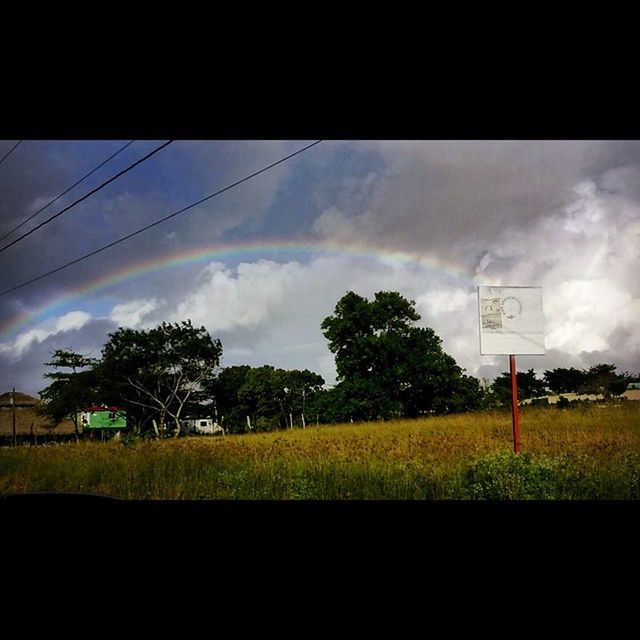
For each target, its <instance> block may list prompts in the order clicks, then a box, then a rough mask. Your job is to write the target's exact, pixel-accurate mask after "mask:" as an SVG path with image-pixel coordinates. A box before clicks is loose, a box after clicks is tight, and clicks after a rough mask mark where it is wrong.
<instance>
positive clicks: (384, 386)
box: [321, 291, 482, 420]
mask: <svg viewBox="0 0 640 640" xmlns="http://www.w3.org/2000/svg"><path fill="white" fill-rule="evenodd" d="M419 319H420V315H419V314H418V313H417V311H416V310H415V302H414V301H412V300H407V299H406V298H404V297H403V296H402V295H401V294H400V293H398V292H395V291H379V292H378V293H376V294H375V297H374V300H373V301H369V300H367V299H366V298H363V297H362V296H359V295H358V294H356V293H354V292H353V291H349V292H347V293H346V294H345V295H344V296H343V297H342V298H341V299H340V300H339V301H338V302H337V304H336V307H335V309H334V313H333V315H331V316H329V317H327V318H325V319H324V320H323V322H322V325H321V328H322V331H323V334H324V336H325V337H326V338H327V340H328V341H329V349H330V350H331V351H332V352H333V353H334V354H335V362H336V370H337V374H338V385H337V387H336V389H335V390H334V391H333V393H332V394H330V396H328V398H327V397H325V399H324V402H328V401H330V400H338V399H340V401H341V403H342V408H341V410H340V408H339V407H338V406H337V403H336V402H333V403H330V405H331V406H330V413H332V414H333V415H334V416H335V418H336V419H342V420H349V419H355V420H370V419H377V418H382V419H390V418H395V417H400V416H408V417H411V416H418V415H421V414H425V413H448V412H454V411H463V410H469V409H475V408H480V406H481V395H482V394H481V393H480V390H479V385H478V384H477V381H476V382H473V381H471V380H470V379H469V378H468V377H467V376H464V375H463V373H462V369H461V368H460V367H459V366H458V365H457V364H456V362H455V360H454V359H453V358H452V357H451V356H449V355H448V354H446V353H445V352H444V351H443V350H442V340H441V339H440V338H439V337H438V336H437V335H436V334H435V332H434V331H433V329H430V328H422V327H416V326H414V323H415V322H416V321H418V320H419Z"/></svg>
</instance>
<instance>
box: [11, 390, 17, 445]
mask: <svg viewBox="0 0 640 640" xmlns="http://www.w3.org/2000/svg"><path fill="white" fill-rule="evenodd" d="M11 406H12V408H13V420H12V422H13V446H14V447H15V446H16V388H15V387H14V388H13V391H12V392H11Z"/></svg>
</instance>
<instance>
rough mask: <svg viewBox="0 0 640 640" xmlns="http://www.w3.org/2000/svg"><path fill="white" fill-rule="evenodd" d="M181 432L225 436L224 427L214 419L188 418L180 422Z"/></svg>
mask: <svg viewBox="0 0 640 640" xmlns="http://www.w3.org/2000/svg"><path fill="white" fill-rule="evenodd" d="M180 430H181V431H182V432H183V433H199V434H206V435H216V434H222V435H225V433H224V428H223V427H222V425H219V424H218V423H217V422H216V421H215V420H214V419H213V418H187V419H186V420H180Z"/></svg>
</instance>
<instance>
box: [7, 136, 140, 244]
mask: <svg viewBox="0 0 640 640" xmlns="http://www.w3.org/2000/svg"><path fill="white" fill-rule="evenodd" d="M134 142H135V140H131V141H130V142H127V144H125V145H124V147H120V148H119V149H118V150H117V151H116V152H115V153H113V154H111V155H110V156H109V157H108V158H107V159H106V160H103V161H102V162H101V163H100V164H99V165H98V166H97V167H96V168H95V169H92V170H91V171H89V173H87V175H86V176H84V177H82V178H80V180H78V181H77V182H74V183H73V184H72V185H71V186H70V187H69V188H68V189H66V190H65V191H63V192H62V193H61V194H60V195H59V196H56V197H55V198H54V199H53V200H51V202H49V203H47V204H45V205H44V207H41V208H40V209H38V210H37V211H36V212H35V213H32V214H31V215H30V216H29V217H28V218H25V219H24V220H23V221H22V222H21V223H20V224H19V225H18V226H16V227H13V229H11V231H9V232H7V233H5V234H4V235H3V236H2V238H0V242H2V241H3V240H4V239H5V238H6V237H7V236H10V235H11V234H12V233H13V232H14V231H17V230H18V229H19V228H20V227H21V226H22V225H24V224H26V223H27V222H29V220H31V219H32V218H35V217H36V216H37V215H38V214H39V213H42V212H43V211H44V210H45V209H46V208H47V207H50V206H51V205H52V204H53V203H54V202H56V201H57V200H60V198H62V196H64V195H65V194H67V193H69V191H71V189H73V188H74V187H77V186H78V185H79V184H80V183H81V182H83V181H84V180H86V179H87V178H88V177H89V176H90V175H91V174H93V173H95V172H96V171H97V170H98V169H100V167H104V165H105V164H107V162H109V160H112V159H113V158H115V157H116V156H117V155H118V154H119V153H121V152H122V151H124V150H125V149H126V148H127V147H128V146H129V145H132V144H133V143H134ZM14 149H15V147H14Z"/></svg>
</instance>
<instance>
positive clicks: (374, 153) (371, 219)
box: [0, 140, 640, 394]
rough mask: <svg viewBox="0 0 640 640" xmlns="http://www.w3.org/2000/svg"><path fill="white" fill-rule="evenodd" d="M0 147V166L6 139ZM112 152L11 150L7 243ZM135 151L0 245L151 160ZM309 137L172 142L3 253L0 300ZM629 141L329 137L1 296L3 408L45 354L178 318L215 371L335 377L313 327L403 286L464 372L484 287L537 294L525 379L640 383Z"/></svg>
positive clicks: (477, 365)
mask: <svg viewBox="0 0 640 640" xmlns="http://www.w3.org/2000/svg"><path fill="white" fill-rule="evenodd" d="M16 142H17V141H16V140H2V141H0V158H2V157H3V156H4V155H5V153H7V152H8V151H9V150H10V149H11V148H12V147H13V146H14V145H15V143H16ZM126 142H127V141H126V140H113V141H109V140H100V141H89V140H85V141H70V140H65V141H53V140H50V141H35V140H25V141H24V142H22V143H21V144H20V145H19V146H18V147H17V148H16V149H15V151H13V153H11V155H10V156H8V157H7V158H6V160H5V161H4V162H3V163H2V164H0V236H3V235H5V234H6V233H7V232H8V231H9V230H11V229H12V228H13V227H15V226H16V225H17V224H19V223H20V222H21V221H22V220H24V219H25V218H27V217H28V216H30V215H31V214H32V213H34V212H35V211H37V210H38V209H39V208H41V207H42V206H43V205H45V204H47V203H48V202H49V201H50V200H52V199H53V198H55V197H56V196H57V195H58V194H60V193H61V192H62V191H64V190H65V189H67V188H68V187H69V186H70V185H72V184H73V183H74V182H75V181H77V180H78V179H80V178H81V177H82V176H84V175H85V174H86V173H88V172H89V171H91V170H92V169H93V168H94V167H96V166H97V165H98V164H100V163H101V162H102V161H103V160H105V159H106V158H107V157H109V156H110V155H111V154H113V153H114V152H115V151H117V150H118V149H119V148H120V147H122V146H123V145H124V144H125V143H126ZM162 142H163V141H161V140H157V141H154V140H144V141H135V142H134V143H133V144H131V145H130V146H129V147H127V148H126V149H125V150H124V151H123V152H122V153H120V154H119V155H117V156H116V157H115V158H114V159H113V160H111V161H110V162H109V163H107V164H106V165H104V166H103V167H102V168H101V169H99V170H98V171H96V172H95V173H94V174H93V175H92V176H91V177H90V178H88V179H87V180H86V181H84V182H82V184H80V185H79V186H77V187H76V188H75V189H73V190H72V191H70V192H69V193H68V194H67V195H65V196H64V197H63V198H61V199H60V200H58V201H57V202H56V203H55V204H53V205H52V206H50V207H48V208H47V209H46V210H45V211H43V212H42V213H41V214H39V215H38V216H36V217H34V219H33V220H31V221H30V222H29V223H27V224H26V225H24V226H23V227H22V228H21V229H19V230H18V231H16V232H14V233H12V234H11V235H10V236H8V237H7V238H6V239H5V240H3V241H2V242H0V249H1V248H2V247H3V246H5V245H6V244H7V243H8V242H10V241H11V240H13V239H14V238H16V237H18V236H19V235H20V234H21V233H24V232H25V231H28V230H29V229H31V228H33V227H34V226H36V225H37V224H38V223H40V222H41V221H42V220H44V219H46V218H47V217H49V216H50V215H52V214H53V213H56V212H57V211H60V210H61V209H63V208H64V207H65V206H66V205H68V204H70V203H72V202H73V201H74V200H76V199H78V198H79V197H81V196H82V195H84V194H86V193H87V192H88V191H90V190H91V189H93V188H94V187H96V186H98V185H99V184H101V183H102V182H104V181H105V180H107V179H108V178H110V177H112V176H113V175H115V174H116V173H117V172H118V171H120V170H122V169H124V168H125V167H127V166H129V165H130V164H131V163H133V162H135V161H136V160H137V159H139V158H141V157H143V156H144V155H145V154H147V153H149V152H150V151H151V150H153V149H154V148H156V147H157V146H159V145H160V144H161V143H162ZM309 142H310V141H302V140H294V141H264V140H263V141H248V140H243V141H184V140H178V141H175V142H173V143H172V144H171V145H169V146H168V147H166V148H165V149H163V150H162V151H160V152H159V153H157V154H156V155H154V156H153V157H151V158H150V159H149V160H147V161H145V162H144V163H142V164H140V165H139V166H137V167H135V168H134V169H132V170H131V171H130V172H128V173H127V174H125V175H123V176H122V177H121V178H119V179H117V180H116V181H114V182H113V183H111V184H109V185H108V186H107V187H105V188H104V189H102V190H101V191H99V192H97V193H96V194H95V195H93V196H91V197H90V198H88V199H87V200H85V201H84V202H82V203H81V204H79V205H78V206H76V207H74V208H73V209H71V210H70V211H69V212H68V213H65V214H64V215H62V216H60V217H59V218H57V219H56V220H54V221H53V222H51V223H50V224H48V225H46V226H45V227H43V228H42V229H40V230H38V231H36V232H34V233H33V234H31V235H30V236H28V237H27V238H25V239H24V240H22V241H20V242H18V243H17V244H16V245H14V246H12V247H10V248H8V249H6V250H5V251H1V250H0V264H1V271H0V272H1V273H2V275H3V277H2V282H1V287H0V288H1V290H2V291H5V290H6V289H9V288H11V287H13V286H15V285H18V284H20V283H22V282H25V281H27V280H29V279H31V278H34V277H36V276H38V275H40V274H41V273H43V272H45V271H48V270H50V269H54V268H56V267H58V266H60V265H62V264H64V263H66V262H69V261H71V260H73V259H75V258H77V257H79V256H81V255H84V254H85V253H88V252H90V251H92V250H94V249H96V248H98V247H100V246H102V245H104V244H107V243H108V242H112V241H113V240H116V239H118V238H119V237H121V236H123V235H125V234H127V233H130V232H132V231H135V230H136V229H138V228H140V227H142V226H144V225H146V224H149V223H151V222H153V221H154V220H157V219H158V218H161V217H164V216H166V215H167V214H170V213H172V212H174V211H176V210H178V209H180V208H182V207H184V206H186V205H188V204H191V203H192V202H194V201H196V200H199V199H200V198H202V197H204V196H207V195H209V194H210V193H213V192H215V191H216V190H219V189H221V188H223V187H225V186H227V185H228V184H231V183H232V182H234V181H236V180H239V179H241V178H243V177H245V176H246V175H248V174H251V173H253V172H255V171H257V170H259V169H261V168H262V167H264V166H266V165H268V164H270V163H272V162H274V161H276V160H278V159H280V158H281V157H283V156H286V155H287V154H290V153H292V152H294V151H296V150H297V149H300V148H302V147H304V146H305V145H307V144H308V143H309ZM638 247H640V143H638V142H632V141H629V142H625V141H621V142H617V141H559V140H554V141H486V142H485V141H440V140H434V141H392V140H384V141H365V140H359V141H337V140H329V141H324V142H322V143H321V144H319V145H317V146H315V147H313V148H311V149H309V150H308V151H305V152H304V153H302V154H300V155H297V156H295V157H294V158H292V159H290V160H289V161H287V162H286V163H283V164H280V165H278V166H277V167H275V168H273V169H271V170H269V171H267V172H265V173H262V174H260V175H259V176H256V177H255V178H253V179H251V180H249V181H247V182H244V183H242V184H241V185H239V186H238V187H236V188H234V189H231V190H229V191H226V192H225V193H223V194H221V195H220V196H217V197H215V198H213V199H211V200H209V201H207V202H206V203H203V204H202V205H199V206H197V207H195V208H194V209H192V210H190V211H188V212H186V213H184V214H182V215H180V216H177V217H176V218H174V219H172V220H170V221H168V222H166V223H164V224H162V225H159V226H156V227H154V228H153V229H151V230H149V231H147V232H145V233H143V234H140V235H138V236H136V237H135V238H132V239H131V240H128V241H126V242H123V243H121V244H119V245H117V246H116V247H114V248H112V249H110V250H107V251H105V252H103V253H101V254H99V255H97V256H95V257H93V258H90V259H88V260H85V261H83V262H82V263H79V264H77V265H74V266H72V267H69V268H68V269H65V270H63V271H60V272H58V273H56V274H54V275H52V276H50V277H47V278H44V279H42V280H40V281H38V282H35V283H33V284H31V285H28V286H25V287H23V288H20V289H18V290H16V291H14V292H12V293H8V294H5V295H2V296H0V298H1V299H0V386H1V387H2V388H1V389H0V392H4V391H6V390H8V389H10V388H11V387H13V386H15V387H16V389H19V390H21V391H24V392H26V393H32V394H35V393H36V392H37V391H38V390H40V389H42V388H43V387H44V386H46V380H45V379H43V377H42V374H43V373H44V372H45V371H46V367H44V366H43V363H44V362H46V361H47V360H49V358H50V355H51V353H52V352H53V350H54V349H57V348H64V349H73V350H75V351H79V352H82V353H91V354H92V355H94V356H99V354H100V350H101V348H102V345H103V344H104V343H105V341H106V340H107V336H108V334H109V333H110V332H113V331H115V330H116V329H117V328H118V327H119V326H124V327H132V328H147V327H151V326H154V325H156V324H158V323H160V322H161V321H163V320H167V321H179V320H186V319H188V318H190V319H191V320H192V321H193V323H194V324H195V325H198V326H200V325H204V326H205V327H206V328H207V329H208V330H209V332H210V333H211V335H212V336H214V337H217V338H220V339H221V341H222V344H223V361H222V365H223V366H230V365H236V364H249V365H254V366H258V365H262V364H271V365H274V366H277V367H284V368H300V369H304V368H307V369H311V370H313V371H316V372H318V373H320V374H321V375H322V376H323V377H324V378H325V380H326V381H327V383H329V384H331V383H333V382H334V381H335V368H334V361H333V355H332V354H331V353H330V352H329V350H328V348H327V343H326V340H325V338H324V337H323V335H322V333H321V331H320V323H321V322H322V320H323V318H325V317H326V316H327V315H330V314H331V313H332V311H333V309H334V306H335V304H336V302H337V300H338V299H339V298H340V297H341V296H342V295H343V294H344V293H345V292H346V291H348V290H353V291H355V292H357V293H359V294H360V295H363V296H366V297H371V296H373V294H374V293H375V292H376V291H381V290H394V291H400V292H401V293H403V294H404V295H405V296H407V297H409V298H411V299H413V300H415V301H416V303H417V309H418V311H419V312H420V314H421V315H422V319H421V321H420V323H419V324H421V325H422V326H430V327H432V328H433V329H434V330H435V331H436V333H437V334H438V335H439V336H440V337H441V338H442V340H443V345H444V348H445V350H446V351H447V352H448V353H450V354H451V355H452V356H453V357H454V358H455V359H456V360H457V362H458V363H459V364H460V365H461V366H462V367H464V368H465V369H466V370H467V372H468V373H470V374H472V375H477V376H482V377H487V378H493V377H495V376H496V375H498V374H499V373H500V372H502V371H505V370H507V365H508V362H507V357H506V356H481V355H480V352H479V340H478V311H477V286H478V285H480V284H486V285H492V284H493V285H518V286H527V285H529V286H541V287H542V288H543V304H544V313H545V323H546V327H545V333H546V350H547V351H546V355H545V356H521V357H519V358H518V367H519V368H522V369H524V368H530V367H533V368H534V369H535V370H536V371H538V372H543V371H544V370H545V369H550V368H553V367H557V366H576V367H587V366H590V365H591V364H594V363H598V362H613V363H615V364H617V365H618V368H619V369H620V370H628V371H632V372H638V371H640V323H639V322H638V318H640V260H639V252H638Z"/></svg>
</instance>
